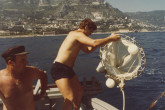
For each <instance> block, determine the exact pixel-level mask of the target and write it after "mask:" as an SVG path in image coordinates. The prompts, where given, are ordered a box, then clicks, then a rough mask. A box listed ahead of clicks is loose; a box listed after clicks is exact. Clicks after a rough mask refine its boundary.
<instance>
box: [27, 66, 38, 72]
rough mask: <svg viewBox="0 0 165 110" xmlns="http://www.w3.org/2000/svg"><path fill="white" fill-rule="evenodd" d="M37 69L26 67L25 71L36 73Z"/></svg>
mask: <svg viewBox="0 0 165 110" xmlns="http://www.w3.org/2000/svg"><path fill="white" fill-rule="evenodd" d="M37 70H38V69H37V68H36V67H34V66H26V71H37Z"/></svg>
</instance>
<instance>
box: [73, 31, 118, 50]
mask: <svg viewBox="0 0 165 110" xmlns="http://www.w3.org/2000/svg"><path fill="white" fill-rule="evenodd" d="M75 38H76V40H77V41H79V42H80V43H82V44H85V45H88V46H91V47H94V48H97V47H100V46H102V45H105V44H106V43H108V42H112V41H118V40H119V39H120V35H119V34H115V33H112V34H111V35H110V36H108V37H106V38H103V39H91V38H89V37H88V36H86V35H85V34H83V33H79V35H78V37H75Z"/></svg>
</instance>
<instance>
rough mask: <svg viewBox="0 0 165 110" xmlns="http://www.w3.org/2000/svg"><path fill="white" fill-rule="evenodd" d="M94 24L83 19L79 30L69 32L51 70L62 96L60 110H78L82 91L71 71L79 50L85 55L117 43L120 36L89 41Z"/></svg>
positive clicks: (114, 35)
mask: <svg viewBox="0 0 165 110" xmlns="http://www.w3.org/2000/svg"><path fill="white" fill-rule="evenodd" d="M96 28H97V27H96V25H95V23H94V22H93V21H92V20H90V19H85V20H83V21H82V22H81V23H80V26H79V29H77V30H75V31H71V32H70V33H69V34H68V35H67V37H66V38H65V40H64V41H63V43H62V45H61V47H60V49H59V52H58V55H57V57H56V59H55V60H54V63H53V66H52V68H51V74H52V77H53V79H54V81H55V83H56V84H57V87H58V88H59V90H60V92H61V93H62V95H63V96H64V104H63V107H62V110H71V108H72V106H73V108H74V110H79V108H80V104H81V98H82V95H83V89H82V87H81V85H80V82H79V80H78V77H77V75H76V74H75V72H74V71H73V69H72V68H73V66H74V62H75V60H76V57H77V56H78V53H79V52H80V50H82V51H84V52H85V53H87V54H88V53H91V52H93V51H94V50H95V49H96V48H97V47H100V46H102V45H105V44H106V43H108V42H112V41H117V40H119V39H120V36H119V35H117V34H115V33H113V34H111V35H110V36H108V37H106V38H103V39H91V38H89V37H88V36H89V35H91V34H92V33H93V31H94V30H96Z"/></svg>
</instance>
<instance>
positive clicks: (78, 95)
mask: <svg viewBox="0 0 165 110" xmlns="http://www.w3.org/2000/svg"><path fill="white" fill-rule="evenodd" d="M70 82H71V85H72V88H73V93H74V100H73V104H74V106H73V107H74V109H75V110H79V108H80V105H81V99H82V96H83V89H82V86H81V84H80V82H79V80H78V77H77V75H75V76H74V77H73V78H72V79H71V80H70Z"/></svg>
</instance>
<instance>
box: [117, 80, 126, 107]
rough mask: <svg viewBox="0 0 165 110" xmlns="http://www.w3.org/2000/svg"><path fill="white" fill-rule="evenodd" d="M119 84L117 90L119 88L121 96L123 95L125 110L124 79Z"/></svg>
mask: <svg viewBox="0 0 165 110" xmlns="http://www.w3.org/2000/svg"><path fill="white" fill-rule="evenodd" d="M120 81H121V82H120V83H119V85H118V86H117V87H118V88H120V90H121V92H122V95H123V110H125V93H124V85H125V83H124V79H123V78H122V79H121V80H120Z"/></svg>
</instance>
